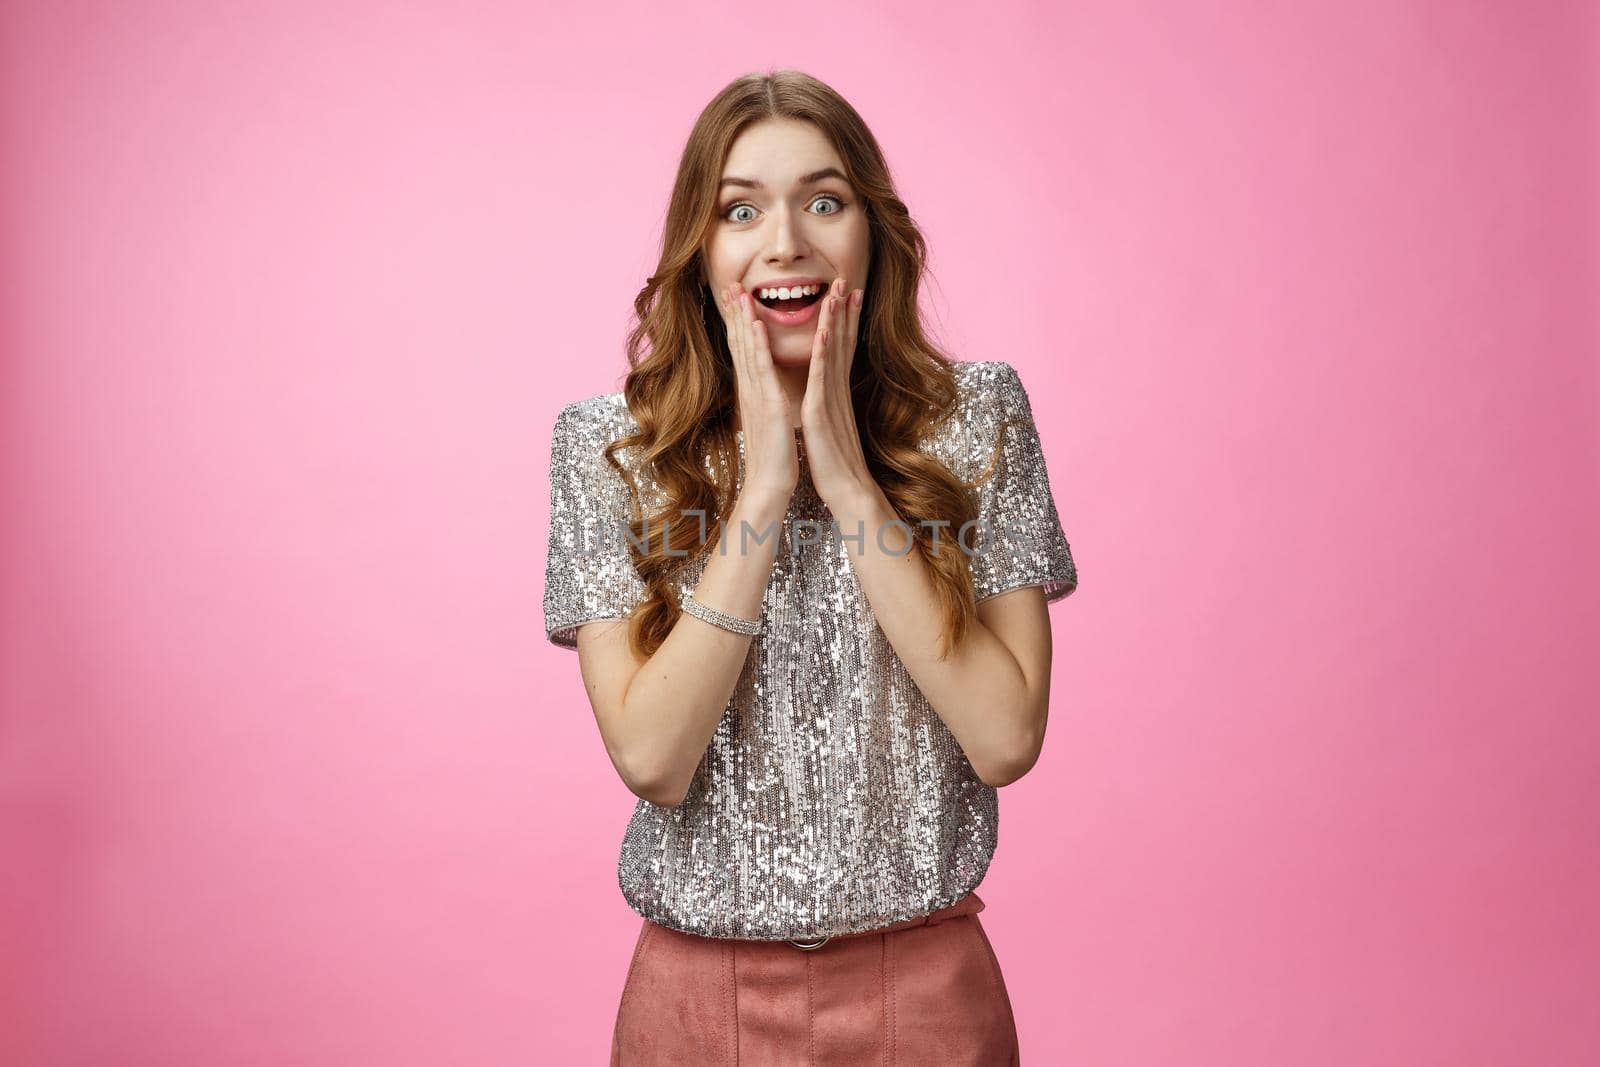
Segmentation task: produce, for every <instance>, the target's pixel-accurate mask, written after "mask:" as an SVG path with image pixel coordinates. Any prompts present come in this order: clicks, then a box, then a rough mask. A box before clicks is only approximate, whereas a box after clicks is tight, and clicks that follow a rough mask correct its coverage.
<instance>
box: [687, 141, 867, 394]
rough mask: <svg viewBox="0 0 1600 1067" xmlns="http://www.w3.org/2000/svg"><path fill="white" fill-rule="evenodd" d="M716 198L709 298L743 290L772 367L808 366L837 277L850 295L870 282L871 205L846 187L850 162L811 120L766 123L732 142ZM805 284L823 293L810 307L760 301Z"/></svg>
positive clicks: (708, 246)
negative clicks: (780, 288)
mask: <svg viewBox="0 0 1600 1067" xmlns="http://www.w3.org/2000/svg"><path fill="white" fill-rule="evenodd" d="M718 197H719V198H718V200H717V207H718V211H717V218H715V219H714V220H713V221H712V228H711V236H710V237H709V238H708V240H707V243H706V247H705V251H704V258H705V263H706V271H707V273H708V275H709V277H708V279H707V280H708V282H709V284H710V285H711V287H712V291H713V292H716V291H719V290H721V289H723V288H726V287H727V286H728V285H730V284H732V283H734V282H738V283H740V284H741V285H743V286H744V288H745V289H746V290H747V291H748V292H749V293H750V296H751V299H752V301H753V303H752V305H751V307H752V310H753V311H754V313H755V315H756V316H757V317H758V318H759V319H760V320H761V321H762V322H763V323H764V324H765V328H766V332H767V340H768V342H769V344H770V345H771V348H772V359H773V362H774V363H775V364H777V365H778V366H780V367H781V366H803V365H805V364H807V363H809V362H810V360H811V342H812V338H813V336H814V334H815V333H816V327H817V321H818V318H819V315H820V310H821V309H820V308H819V307H818V304H819V302H820V299H821V297H822V296H826V295H827V289H828V286H829V285H830V284H831V283H832V282H833V280H834V279H835V278H839V277H843V278H844V280H845V284H846V286H847V287H848V288H847V289H846V293H848V292H849V291H850V290H854V289H865V288H866V285H867V266H868V261H869V259H870V257H871V249H870V247H869V245H870V241H869V235H870V231H869V228H868V225H867V216H866V208H865V205H864V204H863V203H862V202H861V200H860V198H859V197H857V196H856V192H855V190H854V189H853V188H851V186H850V183H849V182H847V181H845V178H844V163H843V162H842V161H841V160H840V158H839V155H838V153H837V152H835V151H834V150H833V146H832V145H831V144H829V143H828V139H827V138H826V137H824V136H823V135H822V131H820V130H818V129H817V127H815V126H813V125H812V124H811V123H809V122H801V121H798V120H794V119H767V120H763V121H761V122H757V123H753V124H751V125H750V126H748V127H746V128H745V129H744V131H743V132H742V133H740V134H739V137H738V138H737V139H736V140H735V141H734V142H733V147H732V149H730V151H729V152H728V161H727V163H726V164H725V165H724V167H723V170H722V186H721V189H720V191H719V193H718ZM808 282H809V283H815V284H816V285H817V286H818V287H819V293H818V296H817V297H814V298H806V297H803V296H802V297H801V299H809V306H807V307H803V308H799V307H797V308H796V309H795V310H791V311H785V310H782V308H781V307H780V308H772V307H768V306H766V304H767V302H763V301H760V300H757V299H756V298H757V297H759V296H760V295H761V293H762V290H763V289H768V288H771V287H772V286H773V285H783V284H786V283H792V284H795V285H800V284H804V283H808ZM792 299H793V298H791V300H792Z"/></svg>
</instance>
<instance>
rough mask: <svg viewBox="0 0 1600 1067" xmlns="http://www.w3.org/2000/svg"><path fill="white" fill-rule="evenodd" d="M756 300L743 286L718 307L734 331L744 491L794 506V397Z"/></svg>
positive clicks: (723, 296)
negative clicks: (780, 372) (777, 364)
mask: <svg viewBox="0 0 1600 1067" xmlns="http://www.w3.org/2000/svg"><path fill="white" fill-rule="evenodd" d="M754 301H755V297H754V296H752V295H751V294H750V293H748V292H746V291H745V289H744V287H743V286H741V285H740V284H739V283H738V282H735V283H734V284H733V285H731V286H729V287H728V288H727V289H723V290H721V291H720V292H718V293H717V307H718V308H719V309H721V311H722V323H723V326H724V327H726V329H727V332H728V351H729V352H730V353H731V354H732V355H733V379H734V387H735V389H736V392H737V400H738V404H739V428H740V429H741V430H742V431H743V432H744V485H743V488H742V489H741V492H742V493H748V492H758V493H763V494H767V493H770V494H772V497H773V498H774V499H775V500H776V501H778V502H779V503H781V504H783V505H784V506H785V507H787V506H788V502H789V498H790V497H791V496H793V495H794V487H795V485H796V484H797V483H798V482H799V481H800V458H799V454H798V450H797V449H796V448H795V443H794V420H793V417H792V416H791V414H790V412H789V398H788V397H787V396H785V395H784V392H783V384H782V383H781V382H779V381H778V372H777V370H776V369H774V367H773V365H772V350H771V348H769V347H768V346H767V327H766V324H764V323H763V322H761V320H760V319H758V318H756V312H755V308H754V307H753V306H752V305H753V303H754Z"/></svg>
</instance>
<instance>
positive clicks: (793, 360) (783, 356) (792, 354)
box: [772, 338, 811, 367]
mask: <svg viewBox="0 0 1600 1067" xmlns="http://www.w3.org/2000/svg"><path fill="white" fill-rule="evenodd" d="M772 363H773V366H776V367H806V366H810V364H811V345H810V339H809V338H808V339H807V342H806V345H805V347H803V348H802V347H801V346H799V345H796V346H794V348H792V349H791V348H790V347H789V346H787V345H779V346H778V347H776V348H774V349H773V350H772Z"/></svg>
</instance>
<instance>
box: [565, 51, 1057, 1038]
mask: <svg viewBox="0 0 1600 1067" xmlns="http://www.w3.org/2000/svg"><path fill="white" fill-rule="evenodd" d="M924 258H925V246H924V241H923V237H922V235H921V233H920V232H919V230H918V229H917V227H916V225H915V223H914V222H913V221H912V219H911V217H910V215H909V214H908V212H907V210H906V206H905V204H904V203H902V202H901V200H900V199H899V198H898V196H897V195H896V192H895V189H894V186H893V185H892V184H891V182H890V179H889V172H888V169H887V166H886V165H885V162H884V159H883V157H882V155H881V153H880V152H879V149H878V146H877V143H876V141H875V140H874V138H873V136H872V134H871V132H870V131H869V130H868V129H867V127H866V125H865V124H864V123H863V122H862V120H861V118H860V116H859V115H857V114H856V112H855V111H854V110H853V109H852V108H851V107H850V105H849V104H848V103H846V102H845V101H844V100H843V99H842V98H841V97H840V96H839V95H838V94H837V93H835V92H834V91H833V90H832V89H830V88H829V87H828V86H826V85H824V84H822V83H821V82H819V81H817V80H816V79H814V78H811V77H808V76H806V75H804V74H800V73H798V72H794V71H778V72H775V73H771V74H766V75H754V74H753V75H749V76H747V77H743V78H740V79H738V80H737V81H735V82H733V83H732V84H730V85H729V86H728V87H727V88H725V89H724V90H722V92H721V93H719V94H718V95H717V97H716V98H715V99H714V100H712V101H711V103H710V104H709V105H708V106H707V107H706V109H705V111H704V112H703V113H702V114H701V116H700V118H699V120H698V121H697V123H696V124H695V127H694V130H693V131H692V133H691V134H690V137H689V142H688V145H687V147H686V148H685V151H684V153H683V157H682V160H681V162H680V164H679V168H678V174H677V181H676V184H675V186H674V189H673V194H672V201H671V205H670V208H669V211H668V214H667V219H666V228H665V234H664V239H663V249H662V254H661V258H660V263H659V264H658V267H657V269H656V272H655V274H654V275H653V276H652V277H651V278H650V279H649V282H648V284H647V285H646V286H645V288H644V290H643V291H642V292H641V293H640V294H639V296H638V298H637V299H636V300H635V302H634V306H635V310H636V312H637V314H638V320H639V321H638V324H637V326H636V328H635V329H634V331H633V332H632V334H631V335H630V337H629V340H628V361H629V365H630V367H631V371H630V373H629V374H628V376H627V380H626V383H625V386H624V388H623V389H622V390H621V391H620V392H615V393H608V394H604V395H601V396H596V397H591V398H589V399H586V400H580V401H576V402H574V403H571V404H569V405H567V406H566V407H565V408H564V409H563V410H562V411H561V413H560V416H559V417H558V419H557V422H556V427H555V432H554V439H553V442H552V447H551V456H550V469H551V528H550V545H549V549H550V551H549V559H548V568H547V572H546V592H545V603H544V608H545V624H546V630H547V633H548V636H549V638H550V639H551V640H552V641H554V642H555V643H556V644H558V645H560V646H562V647H565V648H576V649H577V651H578V661H579V669H580V670H581V672H582V675H583V680H584V685H585V687H586V689H587V691H588V695H589V699H590V702H591V703H592V705H593V707H594V713H595V717H596V719H597V721H598V723H599V727H600V734H601V737H602V738H603V740H604V742H605V746H606V751H607V752H608V753H609V754H610V756H611V760H612V763H613V764H614V765H615V766H616V769H617V773H618V774H619V775H620V776H621V778H622V780H623V781H624V782H625V783H627V785H628V787H629V789H630V790H632V791H633V792H634V793H635V794H636V795H637V796H638V797H639V801H638V804H637V805H636V808H635V811H634V814H633V819H632V822H631V823H630V824H629V826H628V829H627V832H626V834H625V835H624V837H623V841H622V850H621V859H620V862H619V865H618V875H619V882H620V884H621V888H622V892H623V895H624V897H625V898H626V899H627V901H628V903H629V905H630V906H632V907H633V909H634V910H635V911H637V912H638V913H639V914H640V915H641V916H643V918H644V922H643V924H642V925H641V928H640V932H639V938H638V942H637V944H636V947H635V950H634V954H633V960H632V963H631V965H630V968H629V971H628V975H627V978H626V981H625V983H624V986H623V990H622V996H621V1003H620V1005H619V1009H618V1012H617V1020H616V1027H615V1031H614V1035H613V1045H612V1062H613V1063H622V1064H677V1063H693V1064H710V1063H733V1062H745V1063H779V1062H782V1063H790V1062H814V1063H823V1064H854V1063H863V1064H865V1063H872V1064H883V1063H895V1062H899V1063H907V1064H941V1065H955V1064H973V1065H979V1064H981V1065H984V1067H990V1065H995V1064H1008V1063H1016V1062H1018V1051H1017V1037H1016V1028H1015V1023H1014V1020H1013V1017H1012V1013H1011V1004H1010V1000H1009V997H1008V995H1007V992H1006V987H1005V982H1004V979H1003V978H1002V976H1001V972H1000V967H999V964H998V962H997V960H996V958H995V955H994V952H993V949H992V948H991V947H990V944H989V940H988V937H987V935H986V934H985V932H984V930H983V927H982V925H981V924H980V923H979V921H978V916H977V913H978V912H979V911H981V910H982V909H983V907H984V904H983V901H982V900H980V899H979V898H978V896H977V894H976V893H975V892H973V890H974V888H975V887H976V886H977V885H978V883H979V882H981V881H982V880H983V876H984V872H985V871H986V870H987V869H988V866H989V861H990V859H991V857H992V856H993V853H994V848H995V842H996V829H997V818H998V803H997V794H996V789H997V787H999V786H1002V785H1006V784H1008V783H1010V782H1012V781H1015V780H1016V779H1017V778H1018V777H1020V776H1021V775H1023V774H1024V773H1026V772H1027V770H1028V769H1029V768H1030V767H1031V766H1032V765H1033V763H1034V761H1035V760H1036V759H1037V757H1038V755H1039V750H1040V746H1041V744H1042V743H1043V740H1044V732H1045V715H1046V708H1047V706H1048V702H1049V687H1050V653H1051V642H1050V622H1049V617H1048V615H1047V614H1046V611H1045V605H1046V604H1047V603H1049V602H1051V601H1054V600H1058V599H1060V598H1062V597H1064V596H1066V595H1067V594H1068V593H1070V592H1072V591H1073V589H1074V588H1075V587H1076V585H1077V572H1076V569H1075V567H1074V565H1073V560H1072V554H1071V550H1070V548H1069V546H1068V543H1067V539H1066V537H1065V536H1064V535H1063V533H1062V529H1061V524H1060V520H1059V518H1058V516H1057V512H1056V507H1055V503H1054V501H1053V499H1052V497H1051V492H1050V484H1049V479H1048V477H1047V475H1046V471H1045V462H1044V457H1043V454H1042V452H1041V450H1040V441H1039V435H1038V431H1037V429H1036V427H1035V425H1034V422H1033V416H1032V411H1031V408H1030V405H1029V401H1028V397H1027V394H1026V392H1025V391H1024V389H1023V387H1022V383H1021V381H1020V380H1019V379H1018V376H1017V374H1016V372H1015V371H1014V370H1013V369H1012V368H1011V366H1010V365H1009V364H1008V363H1005V362H1003V361H984V362H956V361H953V360H951V359H949V358H948V357H947V356H945V355H944V354H943V353H942V352H940V351H939V350H938V349H937V348H935V346H934V345H932V344H931V343H930V342H929V341H928V339H927V338H926V336H925V335H924V331H923V329H922V326H921V323H920V320H919V316H918V310H917V290H918V285H919V283H920V280H921V278H922V274H923V270H924Z"/></svg>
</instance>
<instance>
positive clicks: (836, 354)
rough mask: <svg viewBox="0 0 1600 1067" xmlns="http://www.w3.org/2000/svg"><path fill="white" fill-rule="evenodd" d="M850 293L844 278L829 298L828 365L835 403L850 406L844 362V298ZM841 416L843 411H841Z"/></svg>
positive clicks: (837, 280)
mask: <svg viewBox="0 0 1600 1067" xmlns="http://www.w3.org/2000/svg"><path fill="white" fill-rule="evenodd" d="M849 291H850V289H849V286H848V285H847V284H846V281H845V279H844V278H837V279H835V291H834V292H833V293H832V294H831V295H830V296H829V300H830V301H831V304H830V305H829V310H828V363H829V364H830V366H829V379H830V381H831V382H832V392H833V397H834V402H835V403H836V404H838V405H843V406H848V405H849V403H850V377H849V374H850V368H849V365H848V364H847V363H846V362H845V360H844V355H845V349H844V330H845V319H844V312H845V307H844V302H845V301H844V298H845V294H847V293H848V292H849ZM840 413H841V414H842V413H843V412H842V409H841V412H840Z"/></svg>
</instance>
